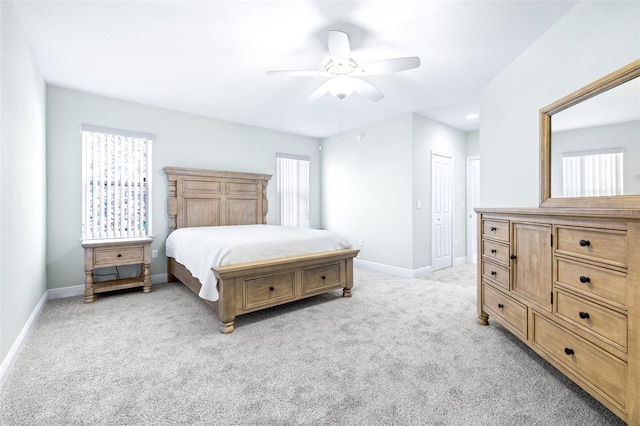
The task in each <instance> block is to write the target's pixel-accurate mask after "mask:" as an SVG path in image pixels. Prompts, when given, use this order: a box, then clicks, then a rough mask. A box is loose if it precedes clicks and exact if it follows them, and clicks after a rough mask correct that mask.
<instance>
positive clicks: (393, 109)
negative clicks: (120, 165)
mask: <svg viewBox="0 0 640 426" xmlns="http://www.w3.org/2000/svg"><path fill="white" fill-rule="evenodd" d="M576 3H577V2H575V1H564V0H555V1H507V0H503V1H428V0H422V1H406V0H393V1H389V0H369V1H338V0H334V1H317V0H316V1H311V0H286V1H273V0H258V1H241V0H234V1H137V2H133V1H113V0H112V1H55V0H47V1H29V0H16V7H17V10H18V14H19V16H20V19H21V21H22V24H23V26H24V28H25V30H26V33H27V36H28V38H29V41H30V43H31V45H32V47H33V50H34V52H35V55H36V57H37V60H38V62H39V64H40V67H41V70H42V73H43V75H44V78H45V80H46V82H47V83H48V84H51V85H56V86H60V87H66V88H70V89H76V90H80V91H84V92H89V93H95V94H99V95H104V96H109V97H113V98H118V99H124V100H128V101H133V102H139V103H143V104H147V105H154V106H159V107H164V108H169V109H173V110H177V111H183V112H188V113H192V114H199V115H203V116H207V117H213V118H217V119H222V120H227V121H232V122H236V123H243V124H249V125H253V126H259V127H264V128H269V129H274V130H279V131H284V132H289V133H294V134H299V135H305V136H311V137H318V138H320V137H325V136H330V135H334V134H337V133H339V132H340V131H341V130H348V129H352V128H357V127H361V126H365V125H368V124H371V123H375V122H378V121H382V120H385V119H387V118H391V117H394V116H397V115H400V114H403V113H408V112H416V113H418V114H421V115H424V116H426V117H429V118H432V119H434V120H437V121H440V122H443V123H445V124H448V125H450V126H453V127H456V128H459V129H461V130H464V131H471V130H476V129H478V126H479V122H478V119H476V120H466V119H465V116H466V115H467V114H469V113H472V112H475V113H478V112H479V111H478V97H479V94H480V90H481V89H482V87H483V86H484V85H485V84H486V83H488V82H489V81H490V80H491V79H492V78H493V77H494V76H496V75H497V74H498V73H499V72H500V71H501V70H502V69H504V68H505V67H506V66H507V65H508V64H509V63H510V62H511V61H513V60H514V59H515V58H516V57H517V56H518V55H519V54H520V53H521V52H522V51H524V50H525V49H526V48H527V47H528V46H530V45H531V43H533V42H534V41H535V40H536V39H538V38H539V37H540V36H541V35H542V34H543V33H544V32H545V31H546V30H547V29H548V28H549V27H551V26H552V25H553V24H554V23H555V22H556V21H557V20H558V19H559V18H560V17H562V16H563V15H564V14H565V13H566V12H567V11H568V10H570V9H571V8H572V7H573V6H574V5H575V4H576ZM331 29H337V30H341V31H344V32H346V33H348V34H349V36H350V40H351V48H352V51H351V53H352V54H351V56H352V58H353V59H355V60H356V62H358V63H359V64H366V63H368V62H373V61H377V60H381V59H386V58H392V57H401V56H419V57H420V58H421V60H422V65H421V66H420V68H417V69H414V70H409V71H403V72H400V73H395V74H388V75H380V76H371V77H367V78H364V79H365V80H367V81H368V82H369V83H371V84H373V85H374V86H376V87H377V88H378V89H380V90H381V91H382V92H383V93H384V95H385V98H384V99H383V100H381V101H379V102H371V101H368V100H366V99H364V98H362V97H360V96H358V95H356V94H354V95H351V96H349V97H347V98H346V99H344V100H342V101H341V100H339V99H337V98H335V97H332V96H330V95H326V96H325V97H323V98H322V99H320V100H319V101H316V102H307V101H306V99H307V97H308V96H309V94H310V93H311V92H312V91H313V90H314V89H315V88H316V87H318V86H319V85H320V84H322V83H323V82H324V79H323V78H320V77H283V76H267V75H265V71H267V70H272V69H305V70H306V69H309V70H322V69H323V67H324V65H325V64H326V62H327V61H328V60H329V53H328V50H327V34H328V31H329V30H331Z"/></svg>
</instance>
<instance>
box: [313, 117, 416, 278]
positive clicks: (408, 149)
mask: <svg viewBox="0 0 640 426" xmlns="http://www.w3.org/2000/svg"><path fill="white" fill-rule="evenodd" d="M411 132H412V128H411V115H410V114H405V115H402V116H400V117H396V118H393V119H390V120H387V121H384V122H381V123H377V124H373V125H371V126H367V127H364V128H361V129H356V130H353V131H348V132H344V134H342V135H336V136H332V137H329V138H326V139H324V140H322V148H323V149H322V172H321V177H322V202H321V205H322V218H323V223H324V226H325V228H327V229H330V230H332V231H334V232H338V233H340V234H342V235H344V236H345V237H346V238H348V239H349V240H350V241H351V243H352V244H353V246H354V247H358V246H359V244H358V243H359V240H362V241H363V246H362V247H361V248H360V250H361V251H360V259H362V260H366V261H369V262H375V263H381V264H385V265H390V266H395V267H398V268H405V269H411V268H412V238H413V237H412V212H411V204H412V199H413V195H412V189H411V185H412V184H411V182H412V161H411V156H412V141H411ZM359 135H360V140H358V136H359Z"/></svg>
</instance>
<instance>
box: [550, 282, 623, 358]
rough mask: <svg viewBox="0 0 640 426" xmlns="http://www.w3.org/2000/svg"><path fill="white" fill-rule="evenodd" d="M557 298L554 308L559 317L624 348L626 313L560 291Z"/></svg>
mask: <svg viewBox="0 0 640 426" xmlns="http://www.w3.org/2000/svg"><path fill="white" fill-rule="evenodd" d="M557 299H558V300H557V302H556V309H557V313H558V315H559V316H560V317H563V318H565V319H567V320H568V321H571V322H572V323H574V324H577V325H578V326H579V327H581V328H583V329H585V330H590V331H593V332H594V333H596V334H597V335H599V336H600V337H601V338H602V339H603V340H605V341H607V342H610V343H613V344H615V345H617V346H619V347H620V348H622V349H625V350H626V348H627V316H626V315H624V314H621V313H619V312H616V311H612V310H611V309H607V308H605V307H603V306H600V305H597V304H595V303H591V302H589V301H587V300H585V299H582V298H580V297H577V296H574V295H572V294H568V293H565V292H562V291H559V292H558V298H557Z"/></svg>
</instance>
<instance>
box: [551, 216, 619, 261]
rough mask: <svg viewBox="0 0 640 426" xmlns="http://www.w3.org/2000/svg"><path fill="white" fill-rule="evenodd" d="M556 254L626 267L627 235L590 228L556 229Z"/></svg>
mask: <svg viewBox="0 0 640 426" xmlns="http://www.w3.org/2000/svg"><path fill="white" fill-rule="evenodd" d="M555 249H556V254H568V255H572V256H578V257H581V258H584V259H592V260H597V261H601V262H606V263H609V264H611V265H616V266H624V267H626V266H627V234H626V232H624V231H606V230H601V229H591V228H573V227H562V226H559V227H557V228H556V248H555Z"/></svg>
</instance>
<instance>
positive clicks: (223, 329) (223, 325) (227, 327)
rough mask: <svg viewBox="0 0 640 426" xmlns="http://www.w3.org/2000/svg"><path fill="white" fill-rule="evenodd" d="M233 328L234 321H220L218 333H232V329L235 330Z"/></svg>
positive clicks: (234, 326)
mask: <svg viewBox="0 0 640 426" xmlns="http://www.w3.org/2000/svg"><path fill="white" fill-rule="evenodd" d="M235 328H236V325H235V321H229V322H222V321H220V333H222V334H229V333H232V332H233V330H235Z"/></svg>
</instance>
